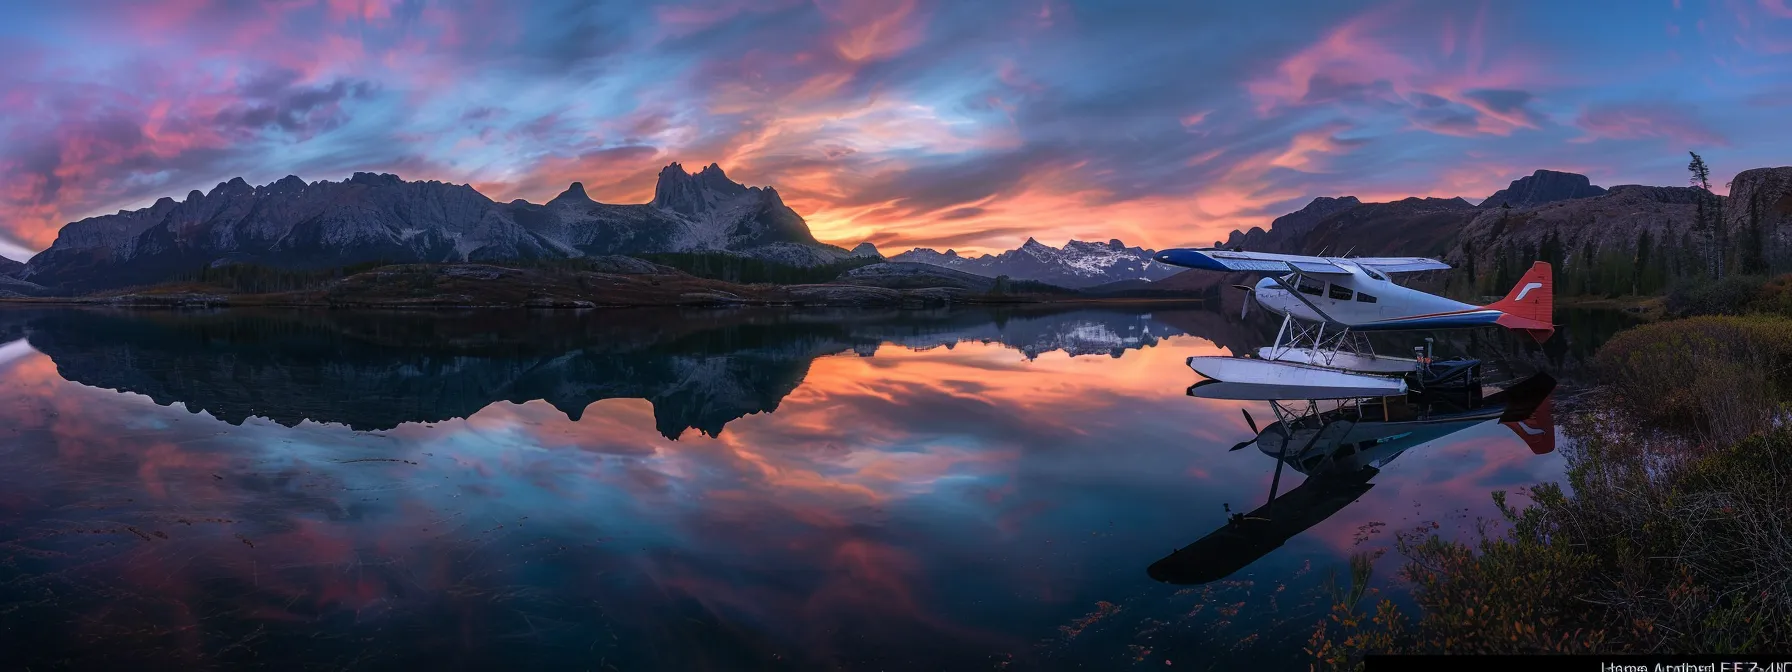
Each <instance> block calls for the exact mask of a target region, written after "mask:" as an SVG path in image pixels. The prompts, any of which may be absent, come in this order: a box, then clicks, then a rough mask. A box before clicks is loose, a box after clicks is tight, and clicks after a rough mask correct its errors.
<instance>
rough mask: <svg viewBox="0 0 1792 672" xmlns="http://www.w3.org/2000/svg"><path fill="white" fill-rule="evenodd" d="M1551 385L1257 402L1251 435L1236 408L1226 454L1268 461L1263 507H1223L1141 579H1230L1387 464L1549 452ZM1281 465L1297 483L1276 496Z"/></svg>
mask: <svg viewBox="0 0 1792 672" xmlns="http://www.w3.org/2000/svg"><path fill="white" fill-rule="evenodd" d="M1208 383H1209V384H1211V385H1225V384H1226V383H1222V382H1215V381H1208ZM1555 386H1556V381H1555V379H1554V378H1551V377H1550V376H1549V375H1548V374H1543V373H1539V374H1536V375H1533V376H1531V377H1529V378H1526V379H1524V380H1522V381H1519V382H1517V383H1514V384H1512V385H1510V386H1508V387H1506V388H1505V389H1502V390H1499V391H1496V392H1494V393H1492V394H1488V395H1485V396H1484V397H1483V396H1474V397H1463V396H1462V395H1459V394H1453V393H1452V394H1439V393H1435V392H1430V393H1415V394H1412V395H1409V396H1402V397H1391V398H1377V399H1361V400H1351V401H1344V402H1337V403H1336V406H1335V407H1334V408H1330V409H1329V410H1321V408H1320V407H1321V406H1322V405H1329V404H1331V403H1333V402H1330V401H1327V400H1317V399H1307V400H1303V401H1301V402H1289V401H1286V400H1285V399H1286V397H1280V396H1270V397H1265V398H1263V399H1261V400H1262V401H1269V402H1270V404H1271V409H1272V410H1273V412H1274V413H1275V415H1276V418H1277V419H1276V421H1275V422H1274V423H1271V424H1269V425H1267V426H1265V427H1263V428H1261V429H1259V428H1258V427H1257V423H1256V421H1255V420H1254V419H1253V418H1252V417H1251V414H1250V411H1248V410H1243V409H1240V410H1241V411H1243V413H1244V420H1245V423H1246V424H1248V425H1250V427H1251V430H1252V431H1253V432H1254V433H1255V434H1256V436H1254V437H1253V438H1251V439H1249V440H1246V441H1243V442H1240V443H1239V444H1237V445H1235V446H1233V447H1232V450H1240V449H1243V448H1246V447H1249V446H1252V445H1255V446H1256V447H1257V449H1258V451H1259V452H1261V453H1262V454H1264V455H1266V456H1268V457H1271V458H1274V459H1275V460H1276V469H1275V476H1274V478H1273V479H1272V480H1271V481H1270V486H1269V500H1268V501H1267V502H1265V503H1264V504H1263V505H1262V506H1260V507H1257V508H1256V509H1254V510H1252V511H1250V512H1231V507H1230V505H1228V506H1227V507H1226V508H1227V511H1228V513H1229V514H1230V515H1229V516H1228V518H1227V521H1226V523H1225V525H1224V526H1222V527H1220V528H1219V529H1217V530H1214V531H1213V532H1211V533H1209V534H1208V535H1207V536H1204V537H1202V538H1200V539H1199V540H1196V541H1195V542H1194V543H1191V544H1189V545H1187V546H1185V547H1182V548H1181V549H1178V550H1176V551H1175V552H1173V553H1171V554H1170V555H1168V556H1165V557H1164V558H1163V559H1161V560H1158V561H1157V562H1155V563H1152V564H1151V566H1150V567H1148V568H1147V569H1146V573H1147V574H1148V575H1150V576H1151V577H1152V578H1153V579H1156V580H1158V581H1162V582H1165V583H1171V584H1178V585H1199V584H1204V583H1210V582H1213V581H1219V580H1221V579H1224V578H1226V577H1228V576H1231V575H1232V574H1234V573H1236V572H1238V571H1239V570H1241V569H1244V568H1245V567H1247V566H1249V565H1250V564H1252V563H1254V562H1256V561H1257V560H1258V559H1260V558H1262V557H1263V556H1265V555H1268V554H1269V553H1270V552H1271V551H1274V550H1275V549H1277V548H1280V547H1282V545H1283V544H1286V543H1287V542H1288V540H1289V539H1292V538H1293V537H1294V536H1295V535H1298V534H1300V533H1301V532H1304V531H1306V530H1307V529H1309V528H1311V527H1313V526H1314V525H1318V524H1319V523H1320V522H1322V521H1324V520H1325V519H1327V518H1329V517H1331V516H1332V515H1333V514H1336V513H1337V512H1339V511H1341V510H1343V509H1344V507H1346V506H1349V505H1350V504H1351V503H1352V502H1355V501H1356V500H1357V499H1358V498H1360V497H1362V495H1363V494H1365V493H1367V492H1368V491H1369V490H1370V489H1371V488H1373V487H1375V484H1374V483H1372V482H1371V479H1373V478H1374V477H1375V476H1376V475H1377V474H1379V473H1381V470H1382V469H1384V468H1386V467H1387V465H1388V464H1389V463H1391V462H1393V461H1394V458H1396V457H1399V456H1401V455H1402V454H1405V453H1407V452H1409V451H1411V450H1414V449H1418V448H1421V447H1425V446H1439V445H1443V444H1448V443H1454V442H1457V441H1463V440H1470V439H1471V438H1478V439H1491V440H1494V441H1496V442H1502V441H1503V442H1509V441H1511V438H1512V437H1514V436H1515V437H1516V438H1517V439H1518V440H1519V441H1520V442H1522V443H1523V444H1524V445H1525V446H1526V447H1527V448H1529V449H1530V451H1531V452H1532V453H1534V454H1537V455H1542V454H1546V453H1549V452H1552V451H1554V450H1555V425H1554V422H1553V420H1552V418H1551V412H1550V409H1551V404H1550V397H1551V394H1552V393H1553V392H1554V390H1555ZM1272 394H1277V395H1279V394H1280V392H1272ZM1496 445H1497V444H1496ZM1284 467H1287V468H1291V469H1294V470H1295V471H1298V472H1300V473H1301V474H1304V475H1306V480H1304V481H1302V482H1301V483H1300V485H1298V486H1295V487H1294V488H1292V489H1290V490H1289V491H1288V492H1285V493H1281V494H1280V496H1278V494H1277V493H1278V490H1279V489H1280V487H1281V482H1282V470H1283V468H1284Z"/></svg>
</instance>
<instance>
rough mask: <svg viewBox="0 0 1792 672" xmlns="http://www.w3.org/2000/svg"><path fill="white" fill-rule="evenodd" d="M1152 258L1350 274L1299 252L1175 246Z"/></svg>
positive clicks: (1213, 267) (1227, 267) (1215, 266)
mask: <svg viewBox="0 0 1792 672" xmlns="http://www.w3.org/2000/svg"><path fill="white" fill-rule="evenodd" d="M1153 258H1154V259H1156V260H1157V261H1159V262H1161V263H1165V264H1169V265H1171V266H1186V267H1188V268H1200V269H1205V270H1209V271H1245V272H1250V273H1268V274H1281V273H1288V272H1291V271H1293V272H1299V273H1302V274H1326V273H1336V274H1349V273H1350V271H1349V270H1346V269H1345V268H1343V267H1341V266H1338V265H1337V264H1334V263H1332V261H1331V260H1330V259H1326V258H1325V257H1309V256H1305V255H1299V254H1273V253H1269V252H1235V251H1232V250H1218V249H1208V250H1198V249H1192V248H1177V249H1169V250H1163V251H1161V252H1158V253H1157V256H1156V257H1153Z"/></svg>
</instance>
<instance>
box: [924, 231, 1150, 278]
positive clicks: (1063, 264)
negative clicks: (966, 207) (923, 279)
mask: <svg viewBox="0 0 1792 672" xmlns="http://www.w3.org/2000/svg"><path fill="white" fill-rule="evenodd" d="M1155 254H1156V251H1155V250H1149V249H1144V248H1139V247H1127V246H1126V244H1125V243H1122V242H1120V241H1119V240H1117V239H1116V240H1109V241H1108V242H1106V243H1096V242H1087V241H1080V240H1071V241H1069V242H1066V243H1065V244H1064V246H1063V247H1052V246H1050V245H1046V244H1044V243H1041V242H1039V241H1038V240H1036V239H1033V238H1028V239H1027V242H1025V243H1023V244H1021V246H1020V247H1019V248H1017V249H1014V250H1009V251H1007V252H1003V253H1001V254H996V255H989V254H986V255H982V256H979V257H964V256H960V255H959V254H958V252H957V251H955V250H946V251H945V252H939V251H936V250H931V249H926V248H915V249H913V250H909V251H907V252H903V253H902V254H898V255H896V256H894V257H891V258H890V260H891V261H898V262H911V263H922V264H932V265H935V266H944V267H946V268H951V269H954V270H959V271H965V272H967V273H975V274H977V275H982V276H986V277H995V276H1000V275H1006V276H1008V277H1010V278H1013V279H1016V280H1033V281H1038V282H1044V283H1047V284H1053V285H1058V286H1060V287H1070V288H1084V287H1093V286H1096V285H1102V284H1107V283H1110V282H1120V281H1123V280H1144V281H1148V282H1151V281H1156V280H1161V279H1163V278H1167V277H1169V276H1172V275H1175V274H1176V273H1177V272H1179V271H1181V270H1183V269H1180V268H1176V267H1173V266H1166V265H1164V264H1160V263H1157V262H1156V261H1153V260H1152V256H1153V255H1155Z"/></svg>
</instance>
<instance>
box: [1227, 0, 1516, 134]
mask: <svg viewBox="0 0 1792 672" xmlns="http://www.w3.org/2000/svg"><path fill="white" fill-rule="evenodd" d="M1396 9H1397V8H1395V7H1393V6H1388V7H1383V8H1380V9H1377V10H1373V11H1370V12H1367V13H1364V14H1361V15H1358V16H1356V17H1354V18H1352V19H1350V20H1348V21H1345V22H1344V23H1343V24H1340V25H1339V26H1337V27H1336V28H1333V29H1332V30H1330V31H1328V32H1327V33H1326V34H1325V35H1324V36H1323V37H1321V38H1320V39H1319V41H1318V42H1316V43H1314V44H1312V45H1309V46H1307V47H1306V48H1304V49H1301V50H1299V51H1297V52H1295V53H1294V54H1292V55H1289V56H1287V57H1286V58H1284V59H1282V60H1281V61H1280V62H1279V63H1277V64H1276V67H1275V69H1274V71H1273V73H1271V74H1268V75H1265V76H1262V77H1258V78H1256V79H1253V80H1251V81H1249V82H1247V83H1246V85H1245V90H1246V92H1247V93H1248V94H1249V95H1250V96H1251V98H1252V99H1253V100H1255V101H1256V105H1257V111H1258V113H1259V114H1262V115H1271V114H1274V113H1276V112H1278V111H1282V110H1287V109H1292V108H1302V107H1311V106H1316V105H1322V104H1334V103H1341V102H1375V103H1380V104H1390V103H1391V104H1395V105H1399V106H1401V107H1404V108H1406V109H1407V110H1408V111H1409V112H1408V113H1409V115H1410V116H1412V117H1413V119H1414V126H1415V127H1417V128H1420V129H1423V130H1428V131H1432V132H1436V133H1440V134H1445V135H1458V136H1466V137H1473V136H1479V135H1496V136H1503V135H1509V134H1511V133H1512V132H1513V131H1516V130H1519V129H1537V128H1540V127H1541V125H1542V123H1543V119H1542V117H1541V115H1539V114H1537V113H1536V112H1534V111H1532V110H1531V109H1530V108H1529V106H1528V103H1529V97H1530V94H1528V93H1527V92H1526V89H1527V88H1529V87H1531V86H1533V85H1535V84H1537V83H1539V82H1540V79H1539V77H1538V76H1537V74H1536V70H1535V67H1534V65H1533V64H1532V63H1531V62H1530V60H1529V57H1527V56H1525V55H1523V54H1504V55H1502V57H1501V58H1498V59H1494V60H1493V61H1492V62H1491V64H1490V63H1489V59H1488V58H1487V55H1486V53H1485V52H1486V48H1485V43H1486V38H1485V33H1486V32H1487V28H1486V24H1487V17H1486V10H1487V6H1486V5H1482V6H1481V8H1480V10H1479V11H1478V12H1477V13H1476V15H1475V17H1474V19H1473V20H1472V21H1471V22H1470V25H1469V27H1468V29H1467V30H1466V31H1464V32H1463V33H1462V34H1460V35H1458V33H1457V31H1456V28H1455V26H1456V24H1455V22H1454V21H1453V20H1450V19H1448V18H1446V19H1445V20H1444V22H1443V25H1442V27H1441V28H1434V27H1429V26H1419V25H1413V21H1414V20H1413V19H1412V18H1411V17H1410V16H1407V15H1406V14H1403V13H1400V12H1397V11H1396ZM1415 30H1439V31H1440V32H1441V35H1442V39H1441V41H1440V49H1439V51H1438V52H1437V53H1424V52H1415V51H1412V50H1410V49H1401V48H1397V47H1396V46H1395V45H1400V44H1406V43H1408V42H1403V41H1402V40H1400V39H1399V38H1400V37H1401V36H1403V35H1406V34H1410V33H1411V32H1413V31H1415Z"/></svg>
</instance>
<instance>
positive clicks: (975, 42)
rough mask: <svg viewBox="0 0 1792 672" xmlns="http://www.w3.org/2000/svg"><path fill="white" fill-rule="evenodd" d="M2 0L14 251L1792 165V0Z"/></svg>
mask: <svg viewBox="0 0 1792 672" xmlns="http://www.w3.org/2000/svg"><path fill="white" fill-rule="evenodd" d="M1571 4H1572V7H1570V6H1569V5H1570V3H1562V2H1544V1H1541V0H1527V1H1513V2H1482V3H1474V2H1420V1H1417V0H1413V1H1409V2H1393V3H1386V2H1373V3H1362V2H1333V1H1330V0H1305V1H1298V2H1297V1H1292V0H1272V1H1270V2H1194V1H1154V2H1146V1H1142V0H1140V1H1134V0H1125V1H1121V2H1093V1H1089V2H1063V1H1061V0H1022V1H1008V0H989V1H978V2H944V1H942V0H765V1H752V0H699V1H695V2H668V3H659V4H654V5H651V6H649V5H647V4H646V3H638V2H601V3H594V2H585V1H572V0H568V1H565V2H509V1H503V0H441V1H437V0H266V1H264V2H248V1H235V0H166V1H163V2H132V3H125V2H113V1H110V0H65V1H63V2H57V3H50V2H34V1H31V0H0V62H3V63H4V64H5V65H4V67H0V255H4V256H7V257H12V258H15V259H21V260H22V259H24V258H26V257H28V256H30V255H31V254H34V253H35V252H36V251H38V250H41V249H43V248H44V247H47V246H48V245H49V244H50V243H51V242H52V241H53V240H54V239H55V236H56V231H57V229H58V228H59V227H60V226H61V225H62V224H63V223H65V222H68V221H70V220H74V219H79V218H82V217H87V216H91V215H95V214H105V213H110V212H113V211H115V210H117V209H120V208H138V207H144V206H147V205H149V204H150V203H151V202H153V201H154V200H155V199H156V198H157V197H160V196H167V195H171V196H175V197H176V198H179V197H181V195H183V194H185V193H186V192H187V191H189V190H192V189H195V188H197V189H202V190H209V189H210V188H211V187H212V186H213V185H215V184H217V183H219V182H222V181H225V180H228V179H230V178H232V177H237V176H241V177H243V178H245V179H247V180H248V181H249V182H251V183H253V184H264V183H267V182H270V181H273V180H276V179H278V178H280V177H282V176H284V175H287V174H296V175H299V176H300V177H303V178H305V179H307V180H322V179H329V180H339V179H342V178H345V177H347V176H348V175H349V174H350V173H352V172H355V171H377V172H392V173H396V174H398V175H400V176H402V177H404V178H406V179H435V180H443V181H450V182H457V183H470V184H472V185H474V186H475V187H477V188H478V189H479V190H480V191H482V192H484V193H485V194H486V195H488V196H490V197H492V198H494V199H497V200H509V199H512V198H526V199H529V200H532V201H537V202H540V201H543V200H546V199H548V198H552V197H553V196H554V195H555V194H556V193H558V192H559V191H561V190H562V189H564V188H565V187H566V185H567V184H568V183H570V182H572V181H575V180H576V181H582V182H583V183H584V184H585V186H586V190H587V191H588V192H589V193H590V194H591V196H592V197H593V198H596V199H598V200H601V201H606V202H645V201H646V200H648V199H649V198H650V196H651V193H652V188H653V179H654V175H655V174H656V173H657V172H658V171H659V169H660V168H661V167H662V166H664V165H666V164H667V163H670V162H674V161H677V162H680V163H683V164H684V165H686V166H689V167H692V169H693V170H694V169H695V167H697V166H699V165H707V164H709V163H711V162H715V163H719V164H721V165H722V167H723V168H724V169H726V170H727V171H728V173H729V175H730V176H731V177H733V178H734V179H736V180H737V181H741V182H744V183H746V184H750V185H771V186H775V187H776V188H777V189H778V191H779V192H780V193H781V194H783V195H784V198H785V200H786V202H787V203H788V204H789V205H791V206H792V207H793V208H795V209H796V210H797V211H798V212H799V213H801V214H803V215H804V216H805V217H806V218H807V219H808V221H809V224H810V226H811V227H812V228H813V229H814V231H815V234H816V236H817V237H818V238H820V239H822V240H824V241H828V242H833V243H837V244H842V245H846V246H850V245H853V244H856V243H858V242H860V241H863V240H869V241H872V242H875V243H877V244H878V245H879V246H880V247H881V248H883V249H884V250H885V251H886V252H893V251H899V250H902V249H907V248H909V247H913V246H930V247H937V248H940V249H944V248H947V247H954V248H957V249H959V250H960V251H970V252H984V251H994V250H1000V249H1007V248H1011V247H1013V246H1015V245H1017V244H1019V243H1020V242H1021V241H1024V240H1025V239H1026V238H1027V237H1028V236H1029V235H1031V236H1035V237H1037V238H1038V239H1039V240H1040V241H1041V242H1045V243H1047V244H1053V245H1057V244H1062V243H1063V242H1064V241H1065V240H1066V239H1068V238H1073V237H1075V238H1080V239H1095V240H1106V239H1109V238H1120V239H1122V240H1125V241H1126V242H1127V243H1128V244H1139V245H1146V246H1151V247H1163V246H1172V245H1187V244H1207V243H1210V242H1212V241H1213V240H1214V239H1216V238H1221V237H1223V236H1224V233H1225V232H1226V231H1228V230H1230V229H1233V228H1241V227H1249V226H1253V225H1267V224H1268V222H1269V220H1270V219H1273V218H1274V217H1275V216H1277V215H1280V214H1283V213H1285V212H1288V211H1290V210H1293V209H1297V208H1299V207H1300V206H1301V205H1302V204H1304V202H1305V201H1306V200H1308V199H1311V198H1313V197H1315V196H1327V195H1346V194H1350V195H1356V196H1358V197H1359V198H1362V199H1364V200H1388V199H1393V198H1401V197H1405V196H1411V195H1419V196H1464V197H1467V198H1470V199H1471V200H1478V199H1481V198H1485V197H1486V196H1487V195H1488V194H1490V193H1492V192H1493V191H1494V190H1496V189H1498V188H1500V187H1503V186H1505V184H1506V183H1507V182H1509V181H1510V180H1512V179H1514V178H1516V177H1519V176H1522V175H1525V174H1529V173H1530V172H1531V171H1532V170H1535V169H1538V168H1550V169H1557V170H1569V171H1576V172H1581V173H1585V174H1587V175H1589V176H1591V177H1592V178H1593V180H1594V182H1595V183H1597V184H1602V185H1607V186H1610V185H1614V184H1626V183H1648V184H1684V183H1685V178H1686V171H1685V165H1686V161H1687V155H1686V152H1687V151H1688V150H1694V151H1698V152H1700V153H1701V154H1703V155H1704V156H1705V157H1706V159H1707V161H1708V162H1709V163H1710V164H1711V166H1712V172H1713V179H1714V181H1715V182H1718V184H1716V185H1714V186H1716V187H1717V190H1718V191H1719V192H1720V193H1721V192H1722V191H1723V190H1724V189H1723V185H1722V184H1721V183H1722V182H1726V181H1728V180H1729V179H1730V177H1731V176H1732V175H1734V174H1735V173H1736V172H1737V171H1740V170H1744V169H1747V168H1755V167H1762V166H1773V165H1787V164H1792V133H1788V132H1787V128H1788V126H1787V122H1786V119H1787V118H1788V117H1789V116H1792V2H1788V0H1709V1H1707V0H1623V1H1611V2H1576V3H1571Z"/></svg>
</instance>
